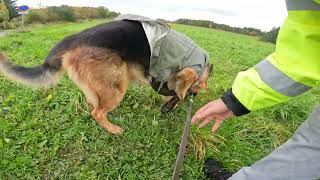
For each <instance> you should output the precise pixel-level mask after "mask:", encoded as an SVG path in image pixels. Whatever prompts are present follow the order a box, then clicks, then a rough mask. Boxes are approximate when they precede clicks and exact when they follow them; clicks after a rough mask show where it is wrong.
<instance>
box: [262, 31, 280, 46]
mask: <svg viewBox="0 0 320 180" xmlns="http://www.w3.org/2000/svg"><path fill="white" fill-rule="evenodd" d="M279 30H280V28H279V27H278V28H275V27H274V28H272V30H271V31H269V32H266V33H264V34H263V35H262V38H261V39H262V40H263V41H267V42H272V43H276V42H277V38H278V34H279Z"/></svg>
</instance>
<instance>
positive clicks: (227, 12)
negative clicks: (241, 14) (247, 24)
mask: <svg viewBox="0 0 320 180" xmlns="http://www.w3.org/2000/svg"><path fill="white" fill-rule="evenodd" d="M193 10H195V11H205V12H209V13H213V14H220V15H224V16H237V15H238V13H237V12H235V11H230V10H223V9H216V8H193Z"/></svg>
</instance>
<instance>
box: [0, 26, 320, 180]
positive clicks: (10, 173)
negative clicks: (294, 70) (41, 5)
mask: <svg viewBox="0 0 320 180" xmlns="http://www.w3.org/2000/svg"><path fill="white" fill-rule="evenodd" d="M101 22H102V21H91V22H83V23H79V24H57V25H49V26H40V27H34V28H33V29H32V31H31V32H25V33H12V34H10V35H9V36H8V37H5V38H1V39H0V50H2V51H5V52H6V54H7V55H8V56H9V57H10V59H11V60H12V61H13V62H15V63H17V64H20V65H24V66H33V65H36V64H40V63H42V62H43V59H44V58H45V57H46V55H47V53H48V51H49V49H50V48H51V47H53V45H54V44H55V43H56V42H57V41H59V40H61V39H62V38H63V37H64V36H66V35H68V34H72V33H74V32H78V31H80V30H82V29H85V28H87V27H90V26H93V25H95V24H98V23H101ZM173 27H174V29H176V30H178V31H180V32H182V33H185V34H186V35H188V36H190V37H191V38H192V39H194V40H195V41H196V42H197V43H198V44H199V45H200V46H201V47H203V48H204V49H206V50H207V51H208V52H209V53H210V57H211V59H210V61H211V62H212V63H213V64H214V65H215V69H214V71H215V72H214V77H213V78H211V79H210V81H209V84H210V87H209V89H208V90H207V91H205V92H202V93H200V94H199V95H198V96H197V97H196V99H195V107H194V111H195V110H196V109H198V108H200V107H201V106H202V105H204V104H205V103H207V102H208V101H210V100H212V99H215V98H218V97H220V96H221V95H222V93H223V92H224V91H225V90H226V89H228V88H229V87H230V86H231V85H232V82H233V79H234V78H235V76H236V74H237V72H239V71H241V70H245V69H247V68H249V67H251V66H253V65H254V64H256V63H257V62H258V61H259V60H261V59H263V58H264V57H266V56H267V55H268V54H270V53H271V52H272V51H273V50H274V48H275V47H274V45H272V44H269V43H264V42H260V41H258V40H257V39H255V38H253V37H249V36H244V35H238V34H233V33H228V32H223V31H215V30H212V29H205V28H199V27H190V26H183V25H173ZM319 94H320V91H319V90H318V89H315V90H312V91H310V92H308V93H307V94H305V95H303V96H300V97H298V98H296V99H294V100H292V101H290V102H288V103H286V104H282V105H279V106H276V107H273V108H271V109H268V110H261V111H258V112H254V113H251V114H250V115H247V116H243V117H240V118H233V119H230V120H228V121H226V122H225V123H224V124H223V125H222V127H221V128H220V130H219V132H218V133H217V134H216V135H212V134H210V127H209V126H208V127H206V128H205V129H202V130H198V129H196V128H195V127H192V130H191V138H190V141H189V142H190V143H189V145H188V149H187V155H186V159H185V162H184V169H183V176H182V178H183V179H204V176H203V172H202V169H203V160H204V158H205V157H209V156H214V157H215V158H217V159H219V160H221V161H222V162H223V163H224V165H225V166H226V167H227V168H228V169H230V170H233V171H236V170H238V169H239V168H241V167H243V166H247V165H250V164H252V163H254V162H255V161H257V160H259V159H261V158H262V157H264V156H265V155H267V154H268V153H270V152H271V151H272V150H273V149H275V148H276V147H278V146H279V145H280V144H281V143H283V142H285V141H286V139H288V138H289V137H290V136H291V135H292V133H293V132H294V131H295V129H296V128H297V127H298V126H299V125H300V124H301V122H303V120H304V119H305V118H306V117H307V115H308V113H309V112H310V111H311V110H312V108H313V107H314V105H315V104H316V103H317V102H319V100H320V97H319ZM161 103H162V102H161V98H160V97H159V96H158V95H157V94H156V93H155V92H153V91H152V90H151V89H150V88H149V87H140V86H131V87H130V89H129V91H128V93H127V94H126V96H125V98H124V101H123V102H122V104H121V105H120V107H119V108H118V109H117V110H115V111H114V112H112V113H110V114H109V117H110V119H111V120H112V122H114V123H115V124H117V125H119V126H121V127H123V128H124V129H125V132H124V134H123V135H121V136H114V135H110V134H107V133H105V132H104V131H103V130H102V129H101V128H100V127H99V126H98V125H97V124H96V123H95V121H94V120H93V119H92V118H91V117H90V110H89V107H88V105H87V103H86V101H85V98H84V96H83V94H82V92H81V91H80V90H78V89H77V87H76V86H75V85H74V84H73V83H72V82H71V81H70V80H69V79H68V78H67V77H65V78H63V79H62V81H61V83H60V84H59V85H58V86H56V87H53V88H50V89H49V90H47V91H44V90H32V89H30V88H25V87H23V86H20V85H17V84H15V83H13V82H11V81H7V80H6V79H5V78H4V77H0V179H43V178H59V179H97V178H100V179H170V177H171V175H172V172H173V168H174V162H175V158H176V154H177V151H178V146H179V142H180V136H181V134H182V130H183V126H184V120H185V116H186V113H187V112H186V111H187V104H186V103H184V104H182V106H180V107H179V108H178V109H177V110H176V111H175V112H174V113H171V114H168V115H160V114H159V111H160V106H161Z"/></svg>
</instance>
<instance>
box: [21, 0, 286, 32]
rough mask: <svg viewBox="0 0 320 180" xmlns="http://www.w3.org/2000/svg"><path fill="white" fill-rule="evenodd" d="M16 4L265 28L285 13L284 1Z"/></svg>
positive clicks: (47, 0)
mask: <svg viewBox="0 0 320 180" xmlns="http://www.w3.org/2000/svg"><path fill="white" fill-rule="evenodd" d="M17 4H18V5H29V6H30V7H39V6H40V5H41V6H42V7H44V6H59V5H63V4H64V5H70V6H90V7H98V6H105V7H107V8H108V9H110V10H113V11H116V12H120V13H121V14H126V13H131V14H139V15H143V16H147V17H151V18H154V19H157V18H161V19H166V20H176V19H179V18H188V19H201V20H210V21H214V22H216V23H221V24H227V25H231V26H236V27H254V28H258V29H261V30H264V31H269V30H270V29H272V28H273V27H278V26H281V24H282V23H283V21H284V19H285V18H286V16H287V12H286V6H285V0H183V1H182V0H18V1H17Z"/></svg>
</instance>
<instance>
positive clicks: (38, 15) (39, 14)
mask: <svg viewBox="0 0 320 180" xmlns="http://www.w3.org/2000/svg"><path fill="white" fill-rule="evenodd" d="M47 21H48V16H47V15H46V14H45V13H44V12H43V11H36V10H31V11H30V12H29V14H28V15H27V16H26V23H33V22H39V23H46V22H47Z"/></svg>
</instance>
